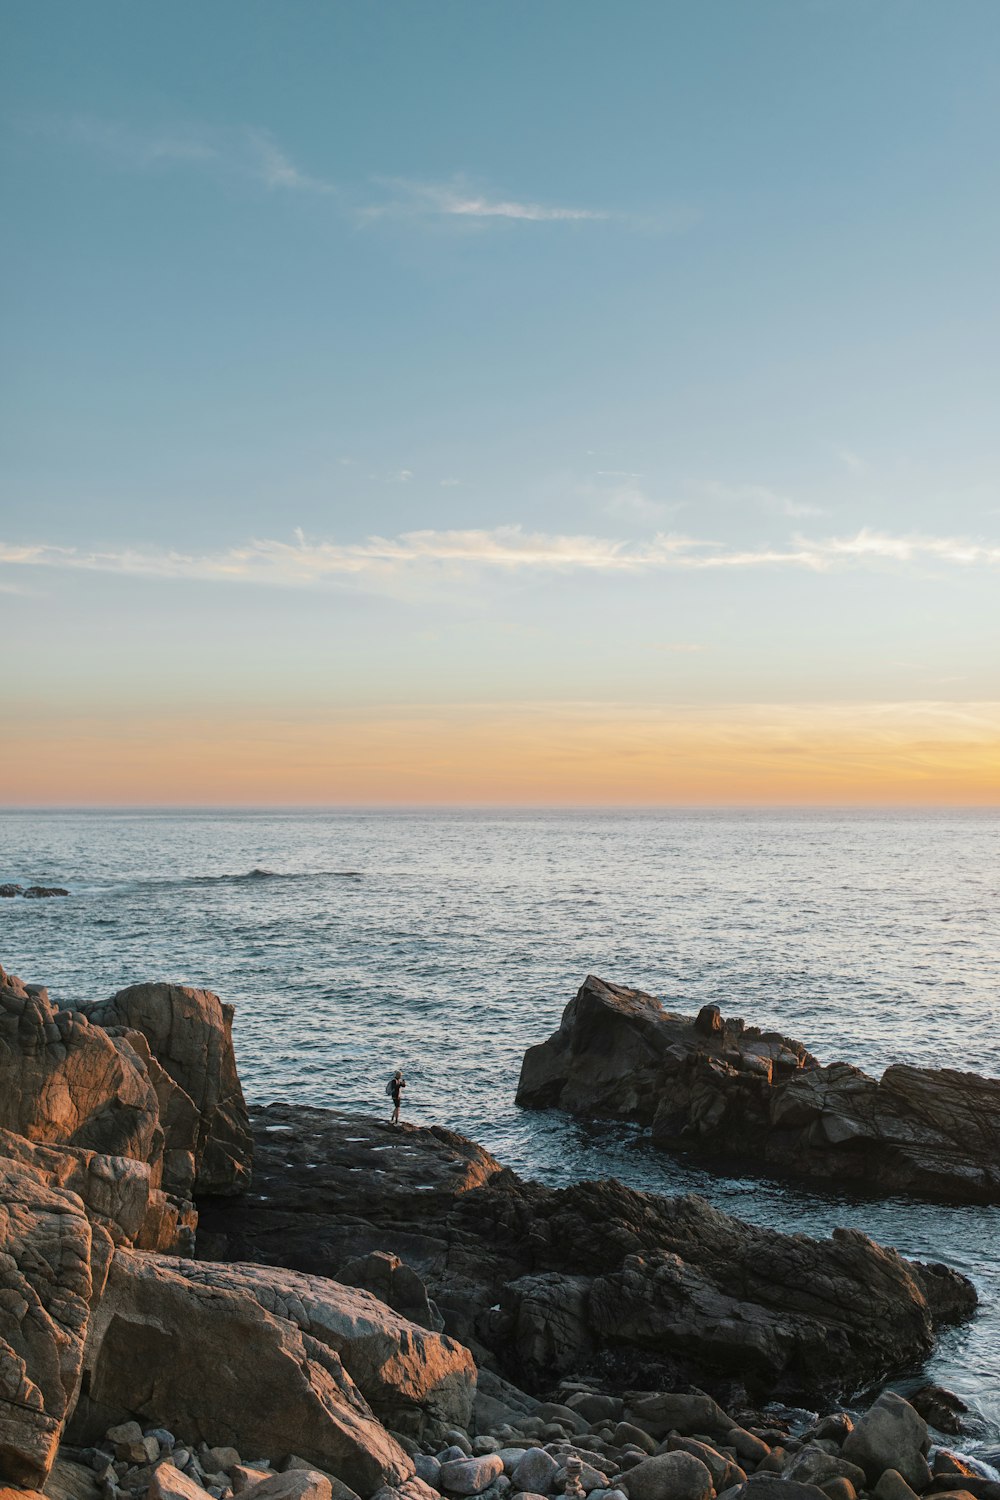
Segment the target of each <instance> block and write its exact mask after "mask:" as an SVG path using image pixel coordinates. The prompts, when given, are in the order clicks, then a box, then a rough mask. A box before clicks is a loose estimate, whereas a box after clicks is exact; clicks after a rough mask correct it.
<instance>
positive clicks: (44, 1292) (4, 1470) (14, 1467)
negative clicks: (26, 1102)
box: [0, 1157, 112, 1488]
mask: <svg viewBox="0 0 1000 1500" xmlns="http://www.w3.org/2000/svg"><path fill="white" fill-rule="evenodd" d="M111 1251H112V1244H111V1239H110V1237H109V1236H108V1234H107V1233H106V1232H104V1231H103V1230H101V1229H99V1228H97V1227H94V1226H92V1225H91V1224H90V1221H89V1220H88V1218H87V1216H86V1214H85V1212H84V1208H83V1204H82V1203H81V1201H80V1199H79V1198H78V1197H77V1196H76V1195H75V1194H74V1193H70V1192H67V1191H65V1190H64V1189H61V1188H58V1187H51V1186H49V1184H48V1183H47V1181H46V1180H45V1175H44V1173H43V1172H41V1171H39V1170H38V1169H37V1168H36V1167H33V1166H31V1165H29V1164H28V1163H26V1162H22V1161H15V1160H12V1159H11V1158H9V1157H0V1478H6V1479H9V1480H11V1481H13V1482H14V1483H15V1484H19V1485H23V1486H30V1485H37V1486H38V1487H39V1488H40V1487H41V1485H42V1484H43V1483H44V1482H45V1479H46V1477H47V1475H48V1473H49V1470H50V1468H51V1466H52V1463H53V1461H54V1459H55V1456H56V1449H57V1447H58V1444H59V1439H60V1435H61V1433H62V1429H63V1426H64V1423H65V1421H66V1417H67V1415H68V1413H69V1412H70V1411H71V1410H72V1407H73V1403H74V1401H75V1400H76V1396H77V1392H78V1390H79V1387H80V1379H81V1374H82V1370H83V1351H84V1341H85V1338H86V1334H87V1329H88V1321H89V1316H90V1305H91V1301H92V1299H93V1297H94V1295H95V1293H96V1292H99V1290H100V1287H101V1285H102V1284H103V1281H104V1277H105V1275H106V1273H107V1267H108V1262H109V1260H110V1258H111Z"/></svg>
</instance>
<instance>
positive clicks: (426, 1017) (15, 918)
mask: <svg viewBox="0 0 1000 1500" xmlns="http://www.w3.org/2000/svg"><path fill="white" fill-rule="evenodd" d="M0 848H2V851H3V857H2V862H0V881H5V880H6V881H16V882H18V883H19V884H22V885H28V884H36V883H37V884H43V885H63V886H66V887H68V888H69V890H70V895H69V896H68V897H67V898H65V899H55V898H54V899H51V900H38V901H23V900H20V899H14V900H3V901H0V963H3V965H4V967H5V968H7V969H8V970H12V971H13V972H14V973H16V974H19V975H20V976H21V977H22V978H23V979H25V980H28V981H31V982H35V983H41V984H46V985H47V986H48V988H49V990H50V993H51V994H52V996H53V997H54V998H56V999H59V998H70V997H73V998H81V999H97V998H100V997H103V996H106V995H109V994H111V993H112V992H113V991H114V990H116V989H120V988H121V987H122V986H123V985H126V984H132V983H135V982H138V981H140V980H146V979H165V980H172V981H174V982H177V983H182V984H191V985H196V986H199V987H206V988H209V989H213V990H215V991H216V992H217V993H218V994H219V995H221V996H222V997H223V999H226V1000H230V1001H233V1002H234V1003H235V1005H236V1024H235V1041H236V1051H237V1057H238V1061H239V1066H240V1074H241V1077H242V1080H243V1085H244V1089H245V1091H246V1094H247V1096H248V1098H249V1099H250V1100H252V1101H259V1102H267V1101H270V1100H277V1099H284V1100H289V1101H291V1102H301V1103H307V1104H316V1105H333V1106H337V1107H339V1108H346V1109H351V1110H357V1111H358V1112H376V1113H378V1112H385V1113H387V1112H388V1108H389V1107H390V1106H389V1101H388V1100H387V1099H386V1097H385V1092H384V1090H385V1080H386V1079H387V1077H388V1076H389V1074H390V1073H391V1072H392V1071H393V1070H394V1069H395V1068H396V1067H402V1068H403V1070H404V1072H405V1074H406V1078H407V1084H408V1087H407V1091H406V1100H405V1111H404V1115H405V1118H407V1119H410V1120H412V1121H414V1122H416V1123H418V1124H430V1123H439V1124H442V1125H447V1126H449V1127H450V1128H452V1129H455V1130H459V1131H462V1132H463V1133H465V1134H467V1135H470V1136H473V1137H474V1138H475V1139H476V1140H478V1141H480V1142H482V1144H483V1145H485V1146H487V1147H488V1148H489V1149H490V1150H491V1151H493V1152H494V1153H495V1154H496V1155H497V1156H498V1157H500V1159H501V1160H502V1161H504V1162H505V1163H507V1164H508V1165H510V1166H512V1167H514V1168H515V1169H516V1170H517V1171H519V1172H521V1173H524V1174H526V1175H529V1176H534V1177H538V1178H541V1179H543V1180H545V1181H547V1182H551V1183H562V1182H567V1181H571V1180H574V1179H578V1178H600V1177H606V1176H615V1177H618V1178H620V1179H621V1180H622V1181H624V1182H627V1183H629V1184H630V1185H631V1186H633V1187H637V1188H647V1189H650V1190H653V1191H656V1192H662V1193H677V1192H698V1193H701V1194H703V1195H704V1196H705V1197H706V1198H707V1199H709V1200H710V1201H711V1202H712V1203H714V1204H716V1205H717V1206H718V1207H720V1208H723V1209H725V1210H726V1211H728V1212H731V1213H735V1214H738V1215H740V1216H742V1217H743V1218H746V1219H749V1220H752V1221H754V1222H756V1223H762V1224H768V1225H771V1226H773V1227H776V1228H779V1229H784V1230H789V1231H801V1232H806V1233H810V1234H827V1233H829V1232H830V1231H831V1230H832V1229H833V1228H834V1227H836V1226H837V1225H851V1226H854V1227H856V1228H859V1229H862V1230H863V1231H865V1232H866V1233H868V1234H870V1235H872V1236H873V1237H874V1238H876V1239H878V1240H880V1241H882V1242H883V1243H885V1244H889V1245H895V1246H896V1247H897V1248H898V1249H899V1250H901V1251H902V1252H903V1253H904V1254H907V1255H914V1256H918V1257H920V1258H922V1259H931V1260H940V1261H944V1262H946V1263H947V1264H949V1265H952V1266H954V1267H956V1268H957V1269H959V1270H961V1271H964V1272H965V1273H966V1274H967V1275H969V1276H971V1277H972V1279H973V1280H974V1281H975V1283H976V1285H977V1287H978V1289H979V1292H980V1297H981V1307H980V1310H979V1312H978V1314H977V1316H976V1317H975V1319H974V1320H973V1321H972V1322H970V1323H968V1324H966V1325H964V1326H962V1327H961V1328H957V1329H951V1330H947V1331H946V1332H945V1333H944V1334H943V1336H942V1338H941V1340H940V1342H939V1344H938V1347H937V1349H936V1351H935V1353H934V1355H933V1356H932V1357H931V1359H930V1360H929V1361H928V1363H927V1365H926V1367H925V1368H924V1369H923V1370H921V1371H916V1370H914V1371H908V1372H905V1373H904V1375H903V1376H902V1377H901V1378H900V1380H898V1381H897V1382H895V1384H896V1385H897V1387H898V1388H899V1389H901V1390H904V1391H905V1390H906V1389H910V1388H912V1387H913V1385H914V1383H916V1382H917V1381H918V1380H922V1379H933V1380H936V1381H938V1382H939V1383H941V1384H943V1385H946V1386H948V1387H949V1388H950V1389H952V1390H954V1391H957V1392H958V1393H959V1394H960V1395H962V1396H963V1398H964V1399H965V1400H966V1401H967V1402H968V1403H969V1405H970V1407H971V1408H972V1410H973V1423H974V1426H975V1429H976V1431H975V1441H974V1442H972V1443H970V1442H968V1441H966V1442H965V1443H964V1446H965V1447H966V1448H967V1449H969V1450H971V1451H974V1450H975V1449H976V1448H978V1449H979V1450H980V1451H983V1452H986V1451H991V1450H992V1451H995V1450H996V1449H997V1446H998V1444H1000V1207H992V1208H982V1207H969V1206H948V1205H940V1204H926V1203H920V1202H916V1201H911V1200H908V1199H902V1198H890V1199H871V1198H860V1199H859V1198H855V1197H852V1196H851V1195H849V1194H846V1193H844V1192H842V1191H839V1190H838V1191H829V1190H823V1191H820V1190H817V1189H811V1188H806V1187H803V1186H802V1185H801V1184H797V1185H792V1184H788V1183H781V1182H775V1181H769V1180H761V1179H757V1178H752V1177H741V1178H734V1177H728V1176H725V1175H718V1174H715V1173H711V1172H707V1171H705V1170H703V1169H702V1168H699V1167H697V1166H693V1165H691V1164H690V1163H686V1162H678V1161H675V1160H673V1159H672V1158H670V1157H669V1156H667V1155H665V1154H663V1153H661V1152H659V1151H656V1150H655V1149H653V1148H652V1147H651V1145H650V1144H649V1142H648V1140H647V1139H646V1137H645V1136H644V1135H643V1134H642V1133H641V1132H639V1131H636V1130H633V1129H630V1128H628V1127H623V1126H613V1125H608V1124H604V1123H602V1124H590V1123H587V1122H581V1121H578V1120H572V1119H569V1118H566V1117H564V1116H562V1115H560V1114H558V1113H556V1112H545V1113H534V1112H528V1111H522V1110H519V1109H517V1108H516V1107H515V1104H514V1091H515V1087H516V1084H517V1077H518V1071H519V1068H520V1062H521V1057H522V1054H523V1052H524V1049H525V1048H526V1047H527V1046H529V1045H531V1044H532V1043H534V1042H537V1041H540V1040H542V1039H543V1038H544V1037H546V1036H548V1035H549V1033H550V1032H551V1031H552V1030H553V1029H554V1028H555V1027H556V1026H557V1025H558V1022H559V1017H560V1015H561V1013H562V1010H563V1008H564V1006H565V1005H566V1004H567V1002H568V1001H569V1000H570V999H571V998H572V996H573V995H574V993H575V992H576V990H577V988H578V987H579V985H580V984H581V982H582V981H583V979H584V977H585V976H586V975H587V974H588V973H594V974H597V975H599V976H600V977H601V978H604V979H609V980H612V981H615V982H617V983H621V984H627V985H632V986H635V987H637V988H640V989H644V990H647V991H649V992H650V993H651V994H655V995H658V996H659V997H660V998H661V999H662V1000H663V1001H664V1003H665V1004H666V1005H667V1006H668V1007H669V1008H671V1009H675V1010H680V1011H685V1012H689V1013H690V1012H694V1011H696V1010H697V1009H698V1007H699V1006H701V1005H703V1004H704V1003H706V1002H707V1001H715V1002H717V1003H718V1004H719V1005H720V1006H721V1007H722V1010H723V1013H724V1014H725V1015H741V1016H743V1017H744V1018H745V1019H746V1020H747V1021H748V1022H750V1023H753V1024H758V1025H761V1026H765V1027H774V1028H777V1029H778V1030H780V1031H783V1032H785V1033H786V1034H788V1035H790V1036H793V1037H796V1038H797V1039H798V1040H800V1041H802V1042H804V1043H805V1044H806V1046H807V1047H809V1049H810V1050H811V1051H812V1052H814V1053H815V1054H816V1055H817V1056H818V1057H819V1058H820V1060H821V1061H823V1062H831V1061H834V1060H835V1059H839V1058H844V1059H846V1060H848V1061H850V1062H854V1063H857V1064H859V1065H861V1066H862V1067H864V1068H866V1069H867V1070H869V1071H871V1072H874V1073H876V1074H877V1073H880V1072H881V1070H882V1069H883V1068H884V1067H885V1066H886V1065H887V1064H889V1063H891V1062H902V1061H906V1062H913V1063H918V1064H923V1065H927V1066H936V1067H940V1066H948V1067H955V1068H964V1069H970V1070H973V1071H976V1072H980V1073H986V1074H990V1075H992V1076H1000V987H998V959H1000V815H998V814H996V813H992V812H982V813H979V812H940V813H927V812H919V813H918V812H912V813H907V812H897V811H892V812H872V811H866V812H832V811H831V812H816V811H809V812H791V811H781V812H752V811H747V812H738V811H737V812H733V811H724V812H723V811H719V812H699V811H671V812H634V813H633V812H629V813H621V812H607V813H594V812H586V813H563V812H560V813H540V812H461V811H459V812H424V811H416V812H331V813H317V812H285V811H281V812H44V813H34V812H5V813H0Z"/></svg>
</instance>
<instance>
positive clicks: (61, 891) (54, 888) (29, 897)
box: [24, 885, 69, 901]
mask: <svg viewBox="0 0 1000 1500" xmlns="http://www.w3.org/2000/svg"><path fill="white" fill-rule="evenodd" d="M68 895H69V891H68V890H66V888H65V886H61V885H29V886H28V888H27V890H26V891H25V892H24V899H25V901H37V900H39V899H40V898H41V897H44V896H68Z"/></svg>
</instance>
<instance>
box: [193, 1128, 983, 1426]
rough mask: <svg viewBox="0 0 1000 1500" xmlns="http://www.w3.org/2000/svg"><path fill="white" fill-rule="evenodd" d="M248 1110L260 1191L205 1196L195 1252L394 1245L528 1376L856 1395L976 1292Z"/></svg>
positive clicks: (290, 1261) (468, 1146) (348, 1252)
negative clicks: (652, 1376) (727, 1383)
mask: <svg viewBox="0 0 1000 1500" xmlns="http://www.w3.org/2000/svg"><path fill="white" fill-rule="evenodd" d="M251 1116H252V1119H253V1122H254V1129H255V1163H256V1164H255V1169H254V1182H253V1185H252V1187H251V1189H250V1190H249V1192H248V1193H247V1194H246V1195H245V1196H244V1197H242V1198H241V1199H238V1200H234V1201H232V1202H227V1203H224V1204H223V1203H220V1204H217V1205H211V1206H209V1205H206V1207H205V1209H204V1211H203V1217H202V1227H203V1230H204V1231H206V1233H205V1235H204V1237H203V1240H202V1244H203V1245H204V1247H205V1253H208V1254H210V1255H211V1256H212V1257H213V1258H215V1259H219V1258H223V1257H226V1258H230V1257H231V1258H233V1259H236V1260H253V1261H256V1262H264V1263H269V1264H272V1265H282V1266H294V1267H298V1268H299V1269H301V1270H304V1271H307V1272H310V1273H314V1274H322V1275H326V1276H331V1277H337V1276H339V1275H340V1274H341V1272H342V1268H343V1267H344V1266H345V1264H346V1263H348V1262H350V1261H353V1260H354V1259H355V1258H356V1257H357V1256H358V1254H359V1252H361V1253H364V1252H370V1251H375V1250H384V1251H389V1252H391V1253H392V1254H394V1255H397V1256H399V1257H400V1258H401V1259H402V1260H404V1261H406V1262H407V1264H408V1265H409V1266H410V1267H411V1268H413V1269H414V1270H415V1271H416V1272H417V1273H418V1274H419V1276H420V1277H421V1278H422V1280H423V1281H424V1283H425V1285H426V1288H427V1291H428V1292H429V1294H430V1297H431V1298H432V1299H433V1304H434V1307H435V1309H439V1310H440V1313H441V1315H442V1317H443V1319H444V1325H445V1328H446V1329H447V1330H448V1331H449V1332H450V1333H452V1334H453V1335H454V1336H455V1337H456V1338H459V1339H461V1340H462V1341H463V1342H464V1343H467V1344H471V1345H472V1346H473V1347H483V1346H485V1348H486V1349H488V1350H489V1351H490V1352H491V1354H492V1356H493V1357H494V1358H495V1359H496V1360H497V1361H498V1362H499V1364H500V1366H501V1368H502V1369H503V1370H504V1373H505V1374H507V1375H508V1376H509V1377H510V1378H512V1379H514V1380H515V1381H516V1382H517V1383H518V1384H519V1385H522V1386H527V1387H528V1388H529V1389H539V1388H540V1387H543V1386H545V1385H546V1384H548V1383H550V1382H551V1381H553V1380H555V1379H557V1378H559V1377H560V1376H563V1375H566V1374H567V1373H569V1372H571V1371H573V1372H580V1371H586V1370H587V1369H588V1368H590V1369H603V1370H608V1369H614V1370H615V1371H616V1373H617V1376H618V1378H619V1379H620V1380H623V1381H631V1382H633V1383H638V1382H639V1380H640V1378H646V1379H648V1376H649V1372H650V1371H651V1370H653V1369H656V1370H658V1371H659V1372H660V1373H661V1376H662V1378H663V1380H664V1381H668V1380H669V1381H680V1382H683V1381H686V1380H692V1379H695V1380H700V1381H710V1382H711V1381H712V1380H719V1379H720V1378H723V1377H738V1378H739V1379H741V1380H743V1381H745V1382H746V1383H748V1384H749V1385H750V1386H751V1387H752V1388H755V1389H756V1390H758V1391H759V1392H764V1391H766V1392H768V1393H769V1394H771V1395H775V1394H784V1395H786V1396H795V1397H799V1396H802V1395H804V1394H807V1393H814V1394H815V1393H816V1392H817V1391H823V1390H826V1391H827V1392H831V1391H836V1390H840V1391H844V1390H850V1389H856V1388H857V1387H858V1386H860V1385H862V1384H865V1383H868V1382H871V1381H874V1380H876V1379H878V1378H880V1377H881V1376H884V1375H885V1374H887V1373H888V1371H889V1370H891V1369H893V1368H899V1367H901V1366H904V1365H907V1364H910V1363H912V1362H914V1361H917V1360H919V1359H921V1358H923V1357H924V1355H925V1354H926V1353H927V1352H928V1350H929V1349H930V1347H931V1344H932V1342H933V1336H934V1328H935V1326H936V1325H937V1324H938V1323H940V1322H946V1321H950V1320H952V1319H955V1318H958V1317H961V1316H964V1315H966V1314H967V1313H969V1312H970V1311H971V1310H972V1308H973V1307H974V1305H975V1293H974V1292H973V1290H972V1288H971V1286H970V1284H969V1283H968V1282H967V1281H966V1280H965V1279H964V1278H963V1277H961V1276H958V1275H956V1274H955V1273H953V1272H951V1271H948V1270H947V1269H945V1268H944V1267H935V1266H922V1265H920V1264H918V1263H916V1262H913V1261H907V1260H905V1259H904V1258H903V1257H902V1256H900V1255H898V1254H897V1253H896V1252H895V1251H892V1250H886V1249H884V1248H883V1247H881V1246H879V1245H877V1244H875V1243H874V1242H873V1241H872V1240H870V1239H868V1238H866V1237H865V1236H864V1235H862V1234H859V1233H857V1232H855V1231H852V1230H838V1231H836V1233H835V1234H834V1235H833V1237H832V1238H831V1239H828V1240H815V1239H810V1238H808V1237H807V1236H805V1235H786V1234H779V1233H777V1232H776V1231H773V1230H767V1229H760V1228H756V1227H754V1226H752V1225H749V1224H744V1223H742V1222H741V1221H740V1220H738V1219H734V1218H731V1217H730V1216H729V1215H727V1214H724V1213H720V1212H719V1211H718V1210H716V1209H713V1208H712V1207H710V1205H709V1204H707V1203H706V1202H704V1200H702V1199H700V1198H696V1197H685V1198H662V1197H658V1196H656V1195H653V1194H649V1193H638V1192H633V1191H631V1190H630V1189H629V1188H626V1187H623V1186H622V1185H621V1184H620V1183H617V1182H599V1183H576V1184H574V1185H573V1186H572V1187H568V1188H560V1189H555V1188H547V1187H544V1186H542V1185H541V1184H539V1183H532V1182H525V1181H522V1180H521V1179H520V1178H518V1177H517V1176H515V1174H514V1173H512V1172H510V1171H509V1170H506V1169H504V1168H502V1167H501V1166H500V1164H499V1162H497V1161H495V1160H494V1159H493V1158H491V1157H489V1156H488V1154H487V1153H486V1152H484V1151H482V1149H481V1148H479V1147H476V1146H474V1145H473V1143H472V1142H469V1141H466V1140H464V1138H463V1137H461V1136H456V1135H454V1134H452V1133H451V1132H450V1131H446V1130H440V1129H432V1130H423V1129H418V1128H417V1127H415V1126H404V1127H403V1128H402V1129H393V1127H391V1126H390V1125H388V1124H387V1123H385V1122H383V1121H376V1120H370V1119H365V1118H363V1117H359V1116H357V1115H349V1114H345V1113H342V1112H339V1111H332V1110H318V1109H308V1108H296V1107H292V1106H289V1105H272V1106H270V1107H269V1108H267V1109H258V1110H252V1111H251Z"/></svg>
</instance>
